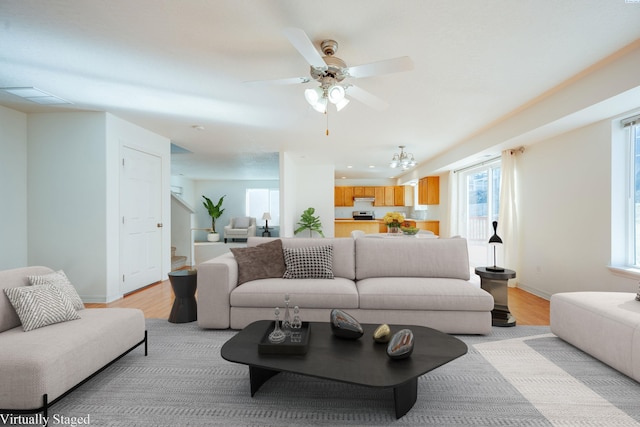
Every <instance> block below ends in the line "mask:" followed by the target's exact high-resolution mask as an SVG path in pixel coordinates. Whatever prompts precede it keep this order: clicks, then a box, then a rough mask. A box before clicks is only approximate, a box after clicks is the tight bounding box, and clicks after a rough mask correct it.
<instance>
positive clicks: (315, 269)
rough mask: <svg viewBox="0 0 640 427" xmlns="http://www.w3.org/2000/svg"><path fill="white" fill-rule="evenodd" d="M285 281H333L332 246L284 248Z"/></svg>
mask: <svg viewBox="0 0 640 427" xmlns="http://www.w3.org/2000/svg"><path fill="white" fill-rule="evenodd" d="M284 262H285V264H286V265H287V271H285V272H284V278H285V279H333V246H332V245H327V246H310V247H307V248H284Z"/></svg>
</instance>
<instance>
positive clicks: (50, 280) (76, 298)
mask: <svg viewBox="0 0 640 427" xmlns="http://www.w3.org/2000/svg"><path fill="white" fill-rule="evenodd" d="M28 279H29V284H31V285H34V286H39V285H45V284H46V285H54V286H57V287H58V288H60V290H61V291H62V293H63V294H64V295H65V296H66V297H67V299H68V300H69V301H71V304H73V307H74V308H75V309H76V310H82V309H83V308H84V303H83V302H82V299H81V298H80V295H78V291H76V288H75V287H73V285H72V284H71V282H70V281H69V279H68V278H67V275H66V274H64V271H62V270H58V271H56V272H55V273H49V274H44V275H42V276H28Z"/></svg>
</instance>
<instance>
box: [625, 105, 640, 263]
mask: <svg viewBox="0 0 640 427" xmlns="http://www.w3.org/2000/svg"><path fill="white" fill-rule="evenodd" d="M622 123H623V126H625V128H626V130H627V141H628V146H627V153H628V158H627V162H628V163H627V165H628V167H627V171H628V177H627V179H628V184H627V195H626V198H625V199H626V203H627V206H626V212H627V229H628V233H627V263H628V265H629V266H630V267H635V268H640V115H638V116H634V117H630V118H628V119H625V120H623V121H622Z"/></svg>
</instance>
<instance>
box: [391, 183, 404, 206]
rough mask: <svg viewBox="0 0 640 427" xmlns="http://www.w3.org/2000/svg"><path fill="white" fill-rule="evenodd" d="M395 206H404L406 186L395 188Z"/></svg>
mask: <svg viewBox="0 0 640 427" xmlns="http://www.w3.org/2000/svg"><path fill="white" fill-rule="evenodd" d="M393 205H394V206H404V186H402V185H397V186H395V187H393Z"/></svg>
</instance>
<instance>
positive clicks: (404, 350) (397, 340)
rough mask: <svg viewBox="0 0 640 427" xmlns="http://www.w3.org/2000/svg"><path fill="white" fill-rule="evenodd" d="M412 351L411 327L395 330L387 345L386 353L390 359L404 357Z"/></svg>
mask: <svg viewBox="0 0 640 427" xmlns="http://www.w3.org/2000/svg"><path fill="white" fill-rule="evenodd" d="M412 352H413V332H411V329H402V330H400V331H398V332H396V333H395V334H394V335H393V337H392V338H391V341H389V345H388V346H387V355H388V356H389V357H390V358H392V359H406V358H407V357H409V356H411V353H412Z"/></svg>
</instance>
